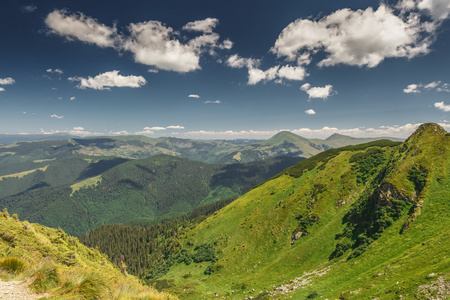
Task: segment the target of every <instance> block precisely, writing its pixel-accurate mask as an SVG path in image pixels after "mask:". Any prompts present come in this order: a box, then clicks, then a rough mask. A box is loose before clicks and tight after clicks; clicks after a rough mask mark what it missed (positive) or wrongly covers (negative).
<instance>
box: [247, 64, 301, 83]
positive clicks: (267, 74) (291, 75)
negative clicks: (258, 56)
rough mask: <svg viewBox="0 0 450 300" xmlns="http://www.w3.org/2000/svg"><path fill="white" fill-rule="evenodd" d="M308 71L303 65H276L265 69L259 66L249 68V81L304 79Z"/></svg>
mask: <svg viewBox="0 0 450 300" xmlns="http://www.w3.org/2000/svg"><path fill="white" fill-rule="evenodd" d="M306 76H308V73H307V72H306V69H305V68H304V67H302V66H290V65H286V66H274V67H272V68H270V69H267V70H265V71H263V70H260V69H258V68H250V69H248V82H247V84H249V85H255V84H257V83H258V82H260V81H271V80H275V79H277V78H278V79H277V80H280V81H282V80H283V79H287V80H298V81H301V80H303V79H304V78H305V77H306Z"/></svg>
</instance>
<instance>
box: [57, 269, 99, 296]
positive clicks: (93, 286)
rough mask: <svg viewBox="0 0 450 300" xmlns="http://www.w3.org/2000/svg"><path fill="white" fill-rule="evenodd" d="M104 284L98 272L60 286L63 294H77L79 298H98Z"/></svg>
mask: <svg viewBox="0 0 450 300" xmlns="http://www.w3.org/2000/svg"><path fill="white" fill-rule="evenodd" d="M105 288H106V285H105V283H104V281H103V279H102V278H101V277H100V276H99V275H98V274H95V273H94V274H88V275H86V276H84V277H83V278H82V279H81V280H80V281H79V282H67V283H65V284H64V286H63V287H62V294H63V295H77V296H79V299H92V300H93V299H100V298H101V295H102V294H103V292H104V290H105Z"/></svg>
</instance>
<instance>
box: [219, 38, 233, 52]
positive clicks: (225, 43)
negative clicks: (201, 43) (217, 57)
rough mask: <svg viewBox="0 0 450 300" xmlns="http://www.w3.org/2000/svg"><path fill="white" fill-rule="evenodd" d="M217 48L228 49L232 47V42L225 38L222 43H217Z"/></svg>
mask: <svg viewBox="0 0 450 300" xmlns="http://www.w3.org/2000/svg"><path fill="white" fill-rule="evenodd" d="M219 48H220V49H226V50H230V49H231V48H233V42H232V41H230V40H229V39H226V40H224V41H223V43H222V44H221V45H219Z"/></svg>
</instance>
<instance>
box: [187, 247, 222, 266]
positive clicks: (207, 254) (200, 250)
mask: <svg viewBox="0 0 450 300" xmlns="http://www.w3.org/2000/svg"><path fill="white" fill-rule="evenodd" d="M194 251H195V253H193V254H192V255H191V257H192V260H193V261H194V262H196V263H200V262H203V261H212V262H215V261H217V258H216V250H215V249H214V246H213V245H211V244H206V243H203V244H201V245H199V246H197V247H195V249H194Z"/></svg>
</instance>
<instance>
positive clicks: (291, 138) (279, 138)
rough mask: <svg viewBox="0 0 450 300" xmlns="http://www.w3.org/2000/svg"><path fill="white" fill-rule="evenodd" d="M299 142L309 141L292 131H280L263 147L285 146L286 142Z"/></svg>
mask: <svg viewBox="0 0 450 300" xmlns="http://www.w3.org/2000/svg"><path fill="white" fill-rule="evenodd" d="M299 141H308V140H307V139H305V138H304V137H301V136H299V135H297V134H295V133H292V132H290V131H280V132H278V133H277V134H275V135H274V136H273V137H271V138H270V139H268V140H266V141H264V142H263V143H262V144H261V145H263V146H269V145H278V144H283V143H284V142H289V143H293V144H295V143H296V142H299Z"/></svg>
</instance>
